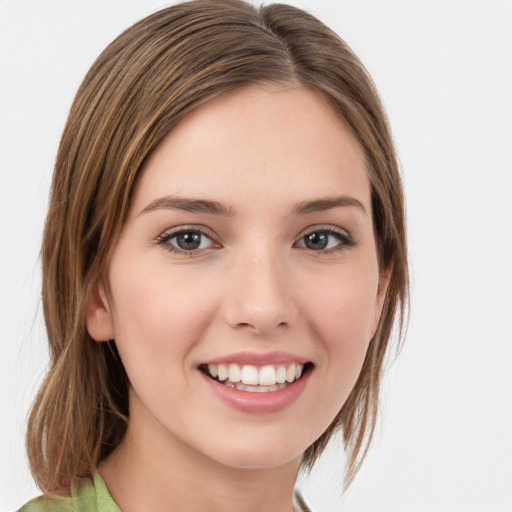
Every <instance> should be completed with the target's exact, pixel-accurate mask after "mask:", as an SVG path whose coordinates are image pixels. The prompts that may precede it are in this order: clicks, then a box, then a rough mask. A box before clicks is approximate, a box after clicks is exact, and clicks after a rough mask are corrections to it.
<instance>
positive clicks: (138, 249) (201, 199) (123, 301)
mask: <svg viewBox="0 0 512 512" xmlns="http://www.w3.org/2000/svg"><path fill="white" fill-rule="evenodd" d="M107 280H108V288H109V293H108V294H106V293H105V289H104V288H107V287H103V286H102V285H101V284H100V285H98V287H97V290H96V292H97V293H95V294H93V295H94V296H93V298H92V299H91V301H90V304H89V310H88V311H89V312H88V319H87V321H88V329H89V332H90V333H91V335H92V336H93V338H95V339H97V340H105V339H109V338H114V339H115V341H116V344H117V347H118V349H119V353H120V356H121V358H122V361H123V364H124V366H125V368H126V371H127V374H128V376H129V379H130V383H131V389H130V425H129V433H131V434H135V436H131V437H132V438H136V437H137V433H140V434H141V435H144V436H146V437H147V438H148V439H151V442H152V446H154V447H155V450H156V451H157V453H159V454H163V453H165V451H166V450H170V452H171V453H172V452H173V451H174V452H176V450H181V453H187V454H188V456H194V457H200V458H202V457H207V458H208V459H209V460H210V461H214V462H216V463H220V464H223V465H227V466H230V467H237V468H268V467H276V466H279V465H282V464H285V463H289V462H292V461H297V460H298V459H299V458H300V456H301V454H302V453H303V452H304V450H305V449H306V448H307V447H308V446H309V445H311V443H313V442H314V441H315V440H316V439H317V438H318V437H319V436H320V435H321V434H322V433H323V432H324V431H325V429H326V428H327V427H328V425H329V424H330V423H331V421H332V420H333V418H334V416H335V415H336V414H337V412H338V411H339V410H340V408H341V407H342V405H343V403H344V402H345V400H346V398H347V396H348V395H349V393H350V391H351V389H352V388H353V386H354V384H355V382H356V379H357V377H358V375H359V372H360V369H361V365H362V363H363V360H364V357H365V353H366V350H367V346H368V343H369V341H370V339H371V338H372V336H373V334H374V332H375V329H376V326H377V322H378V319H379V316H380V311H381V305H382V297H383V294H384V292H385V288H386V283H385V282H384V280H383V279H382V276H381V280H380V281H381V283H380V284H381V285H382V286H379V270H378V261H377V255H376V246H375V240H374V235H373V226H372V212H371V202H370V185H369V181H368V177H367V173H366V170H365V160H364V156H363V152H362V149H361V147H360V146H359V144H358V143H357V142H356V141H355V139H354V137H353V136H352V135H351V133H350V131H349V130H348V128H347V126H346V125H345V123H344V122H343V121H342V120H340V118H339V117H338V116H337V115H336V114H334V112H333V111H332V109H331V108H330V107H329V106H328V105H327V104H326V102H325V101H323V100H322V99H321V98H320V97H319V96H318V95H316V94H315V93H313V92H311V91H309V90H307V89H305V88H302V87H297V88H293V87H272V88H267V89H263V88H257V87H248V88H243V89H240V90H237V91H235V92H232V93H229V94H226V95H224V96H222V97H220V98H218V99H215V100H213V101H210V102H209V103H207V104H206V105H204V106H202V107H200V108H198V109H197V110H196V111H194V112H193V113H191V114H190V115H188V116H187V117H186V118H185V119H184V120H183V121H182V122H181V123H180V124H179V125H178V126H177V127H176V128H175V129H174V130H173V131H172V132H171V133H170V134H169V135H168V136H167V137H166V138H165V139H164V140H163V141H162V142H161V143H160V145H159V146H158V147H157V149H156V150H155V151H154V152H153V153H152V154H151V156H150V158H149V159H148V161H147V163H146V165H145V167H144V169H143V170H142V174H141V176H140V180H139V182H138V184H137V188H136V190H135V194H134V198H133V203H132V205H131V209H130V212H129V216H128V219H127V221H126V224H125V225H124V227H123V230H122V233H121V236H120V239H119V241H118V242H117V244H116V246H115V247H114V248H113V251H112V254H111V258H110V260H109V264H108V269H107ZM379 290H380V291H379ZM107 295H108V298H107ZM301 372H302V373H301ZM300 373H301V376H300V377H299V378H297V376H298V375H299V374H300ZM128 438H130V436H128Z"/></svg>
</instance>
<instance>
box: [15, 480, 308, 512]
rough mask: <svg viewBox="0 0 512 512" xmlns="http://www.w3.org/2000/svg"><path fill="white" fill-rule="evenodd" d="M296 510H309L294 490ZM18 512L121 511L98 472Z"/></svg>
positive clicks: (36, 500)
mask: <svg viewBox="0 0 512 512" xmlns="http://www.w3.org/2000/svg"><path fill="white" fill-rule="evenodd" d="M294 505H295V510H296V511H297V512H309V508H308V507H307V505H306V504H305V503H304V500H303V498H302V496H301V495H300V494H299V493H298V492H296V493H295V496H294ZM18 512H121V509H120V508H119V507H118V506H117V505H116V502H115V501H114V500H113V499H112V496H110V493H109V492H108V489H107V486H106V485H105V482H104V481H103V479H102V478H101V476H100V475H98V473H96V474H95V475H94V477H93V478H92V479H90V478H83V479H81V480H79V481H78V482H77V483H76V484H75V485H74V486H73V487H72V489H71V496H56V495H53V496H40V497H39V498H36V499H34V500H32V501H29V502H28V503H27V504H26V505H24V506H23V507H21V508H20V509H19V510H18Z"/></svg>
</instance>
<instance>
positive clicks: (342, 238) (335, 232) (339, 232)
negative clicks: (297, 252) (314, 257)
mask: <svg viewBox="0 0 512 512" xmlns="http://www.w3.org/2000/svg"><path fill="white" fill-rule="evenodd" d="M318 232H325V233H328V234H330V235H332V236H335V237H336V238H338V240H339V242H340V243H339V244H338V245H337V246H336V247H334V248H331V249H325V250H319V251H313V250H312V249H311V251H312V252H317V253H319V254H329V253H330V252H336V251H339V250H344V249H347V248H350V247H354V246H355V245H356V241H355V240H354V237H353V236H352V234H351V233H350V232H349V231H348V230H346V229H344V228H340V227H338V226H333V225H325V224H319V225H314V226H308V227H307V228H305V229H304V230H302V232H301V233H300V235H299V236H298V237H297V239H296V242H295V244H294V245H296V244H298V243H299V242H300V241H302V240H303V239H304V237H305V236H307V235H310V234H312V233H318ZM300 247H301V248H305V249H308V248H307V247H303V246H300ZM308 250H309V249H308Z"/></svg>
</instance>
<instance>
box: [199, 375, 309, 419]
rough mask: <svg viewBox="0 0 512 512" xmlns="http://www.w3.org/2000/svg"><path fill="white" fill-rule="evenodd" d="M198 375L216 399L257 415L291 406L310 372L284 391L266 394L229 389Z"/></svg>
mask: <svg viewBox="0 0 512 512" xmlns="http://www.w3.org/2000/svg"><path fill="white" fill-rule="evenodd" d="M200 373H201V376H202V377H203V379H204V382H205V383H206V385H207V386H208V388H209V389H210V390H211V391H212V393H213V394H214V395H215V396H216V397H217V398H219V399H220V400H222V401H223V402H224V403H226V404H227V405H229V406H230V407H233V408H234V409H237V410H239V411H242V412H249V413H255V414H257V413H269V412H278V411H282V410H283V409H286V408H287V407H289V406H290V405H292V404H293V403H294V402H295V401H296V400H298V398H299V397H300V395H301V394H302V392H303V391H304V389H305V388H306V386H307V384H308V381H309V377H310V375H311V373H312V372H311V370H310V371H308V372H306V373H305V374H304V375H303V376H302V377H301V378H300V379H299V380H296V381H294V382H293V383H292V384H289V385H288V386H286V387H285V388H284V389H279V390H278V391H268V392H266V393H258V392H250V391H242V390H240V389H236V388H230V387H228V386H226V385H225V384H221V383H220V382H217V381H216V380H213V379H211V378H210V377H208V376H207V375H205V374H204V373H202V372H200Z"/></svg>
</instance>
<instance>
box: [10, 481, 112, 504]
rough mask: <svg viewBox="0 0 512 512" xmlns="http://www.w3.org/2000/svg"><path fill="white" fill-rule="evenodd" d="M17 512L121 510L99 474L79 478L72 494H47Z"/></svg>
mask: <svg viewBox="0 0 512 512" xmlns="http://www.w3.org/2000/svg"><path fill="white" fill-rule="evenodd" d="M17 512H120V510H119V507H118V506H117V505H116V504H115V503H114V500H113V499H112V497H111V496H110V494H109V492H108V490H107V487H106V486H105V483H104V482H103V480H102V479H101V477H100V476H99V475H98V474H95V475H94V477H93V478H83V479H80V480H78V481H77V482H76V483H75V484H74V485H73V487H72V489H71V495H70V496H61V495H58V494H51V495H49V494H45V495H43V496H39V498H35V499H33V500H31V501H29V502H28V503H27V504H26V505H24V506H23V507H21V508H20V509H19V510H18V511H17Z"/></svg>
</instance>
